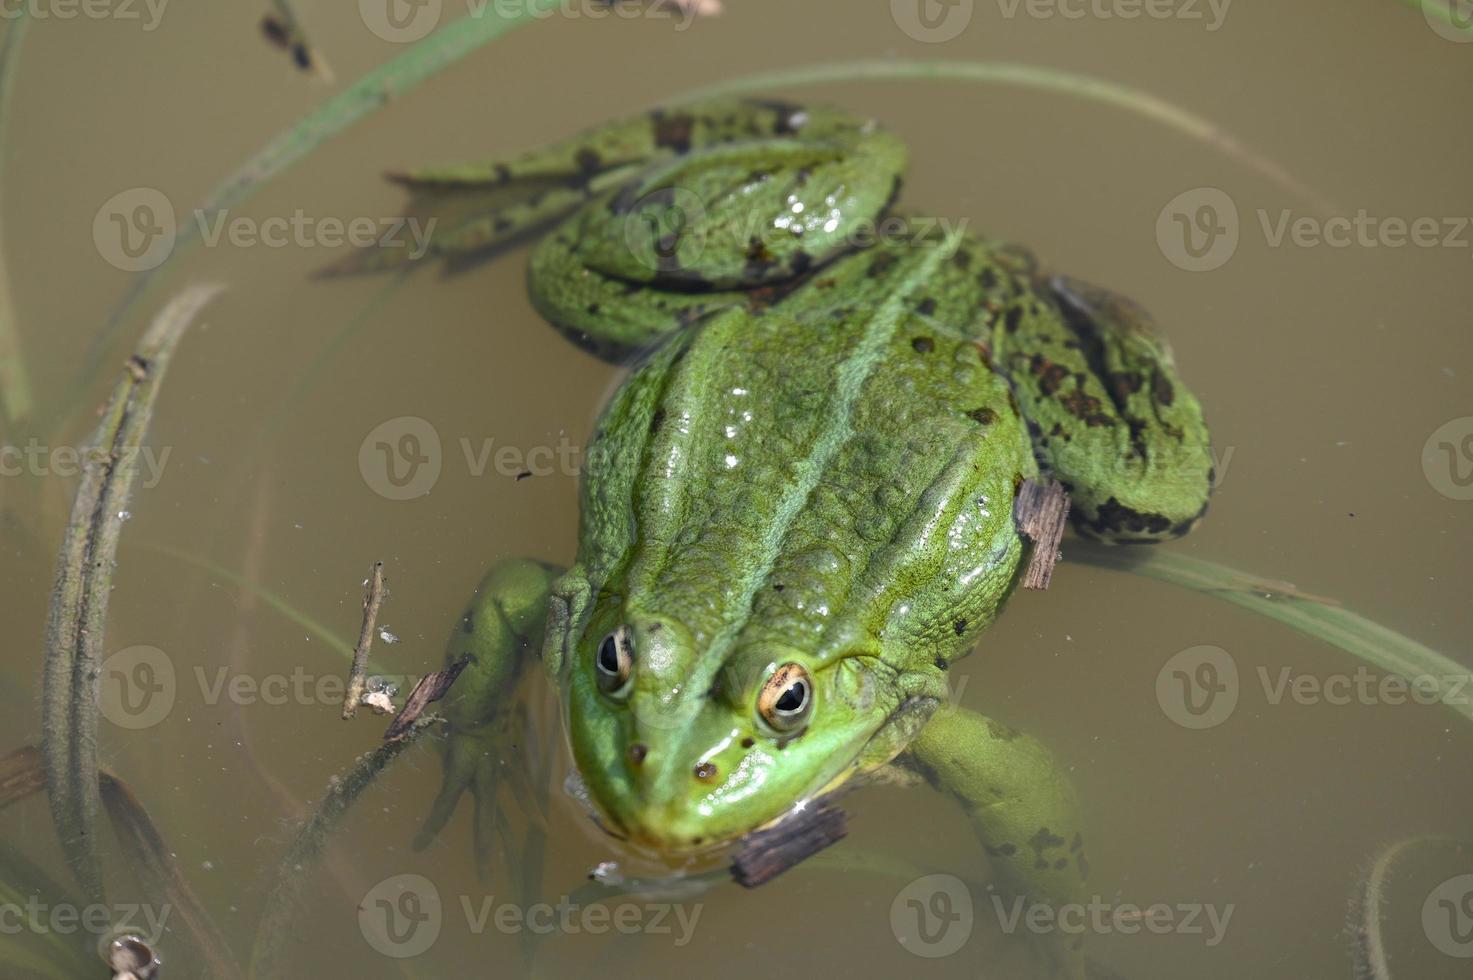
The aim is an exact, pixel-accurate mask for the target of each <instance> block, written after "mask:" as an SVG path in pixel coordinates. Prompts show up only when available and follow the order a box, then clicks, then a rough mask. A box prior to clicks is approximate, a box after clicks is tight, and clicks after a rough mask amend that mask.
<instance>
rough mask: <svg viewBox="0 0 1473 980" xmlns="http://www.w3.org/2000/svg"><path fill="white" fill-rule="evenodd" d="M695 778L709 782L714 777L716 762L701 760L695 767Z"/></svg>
mask: <svg viewBox="0 0 1473 980" xmlns="http://www.w3.org/2000/svg"><path fill="white" fill-rule="evenodd" d="M695 775H696V778H697V779H699V780H701V781H702V782H709V781H710V780H712V779H715V778H716V763H714V762H702V763H700V764H699V765H697V766H696V768H695Z"/></svg>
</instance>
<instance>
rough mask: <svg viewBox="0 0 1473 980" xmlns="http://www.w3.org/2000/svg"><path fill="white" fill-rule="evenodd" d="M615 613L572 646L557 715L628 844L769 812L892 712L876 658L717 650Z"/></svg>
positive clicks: (766, 648) (663, 847)
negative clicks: (564, 702) (563, 708)
mask: <svg viewBox="0 0 1473 980" xmlns="http://www.w3.org/2000/svg"><path fill="white" fill-rule="evenodd" d="M600 618H602V617H595V620H597V619H600ZM619 618H620V620H621V621H618V622H608V621H605V622H604V623H602V624H600V625H598V626H597V627H595V626H592V625H591V626H590V628H589V630H588V632H587V634H586V635H585V636H584V637H583V638H582V640H581V642H579V643H578V644H577V646H576V653H575V654H574V656H575V657H576V660H575V662H572V663H570V664H569V665H568V669H569V671H570V678H569V685H568V697H569V704H568V712H567V723H568V726H569V737H570V740H571V742H572V747H573V752H574V755H575V758H576V759H577V762H578V768H579V770H580V772H581V773H582V775H583V778H584V780H585V782H586V784H587V786H588V789H589V792H590V794H591V796H592V798H593V801H594V803H595V804H597V806H598V808H599V810H600V811H601V812H602V814H603V816H604V817H605V818H606V819H607V821H608V822H609V825H610V826H609V828H608V829H610V830H611V831H614V832H616V833H618V834H620V835H622V836H626V837H627V838H628V839H629V840H631V841H632V842H634V843H635V844H637V845H640V846H643V847H646V848H649V849H653V850H657V851H660V852H662V853H671V852H682V851H692V850H700V849H706V848H710V847H714V846H717V845H720V844H723V843H726V842H729V841H732V840H734V839H736V838H738V837H740V836H742V835H743V834H745V833H748V832H749V831H752V830H755V829H757V828H758V827H761V826H763V825H764V824H767V823H770V822H772V821H774V820H776V819H778V818H780V817H782V816H784V815H785V814H787V813H788V812H789V811H790V810H792V809H793V808H794V807H795V806H798V805H800V804H802V803H804V802H805V801H806V800H808V799H811V798H813V797H815V796H817V795H819V794H820V793H821V792H823V791H825V790H827V789H829V788H831V787H832V786H834V785H836V784H838V783H839V782H841V781H843V780H844V779H845V778H847V777H848V776H849V775H850V774H851V773H853V772H854V771H855V766H856V763H857V762H858V761H859V760H860V757H861V753H864V752H865V751H866V749H867V748H868V747H870V746H871V743H872V741H873V740H874V739H875V736H876V733H877V732H878V731H879V730H880V729H882V728H883V727H885V725H886V722H887V721H889V720H891V718H892V715H893V707H894V704H893V701H894V699H893V697H891V696H890V694H889V692H890V687H891V685H889V684H885V683H883V682H882V678H883V677H885V676H886V674H885V673H884V672H883V670H882V668H881V665H880V664H879V662H878V660H877V659H876V658H873V657H869V656H864V655H855V656H849V657H835V658H830V659H827V660H823V659H820V658H818V657H817V656H815V655H813V654H812V653H811V652H807V651H804V650H801V649H794V648H791V647H788V646H785V645H782V644H777V643H770V642H762V643H749V644H746V645H741V644H738V643H735V642H730V643H729V645H728V646H727V647H722V646H719V644H720V643H721V641H720V640H719V639H718V640H712V641H708V642H706V643H698V642H697V641H696V640H695V639H694V638H693V637H692V635H691V633H690V631H689V630H687V629H686V628H685V627H684V626H683V625H682V624H681V623H680V622H679V621H677V620H675V619H673V618H671V617H668V616H661V615H649V614H641V613H638V612H632V611H629V610H627V609H626V610H624V611H623V613H622V615H621V616H620V617H619Z"/></svg>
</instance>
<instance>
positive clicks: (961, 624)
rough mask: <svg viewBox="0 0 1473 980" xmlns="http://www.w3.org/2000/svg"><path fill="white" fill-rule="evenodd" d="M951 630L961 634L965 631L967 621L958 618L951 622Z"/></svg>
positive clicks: (958, 634)
mask: <svg viewBox="0 0 1473 980" xmlns="http://www.w3.org/2000/svg"><path fill="white" fill-rule="evenodd" d="M951 631H952V632H953V633H955V634H956V635H957V636H961V635H962V634H963V633H965V632H966V631H967V621H966V620H965V619H958V620H957V621H956V622H954V623H952V624H951Z"/></svg>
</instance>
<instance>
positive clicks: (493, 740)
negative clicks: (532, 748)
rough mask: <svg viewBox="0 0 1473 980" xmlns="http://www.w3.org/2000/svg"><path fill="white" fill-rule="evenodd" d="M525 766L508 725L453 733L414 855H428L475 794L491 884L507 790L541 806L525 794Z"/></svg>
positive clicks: (479, 846)
mask: <svg viewBox="0 0 1473 980" xmlns="http://www.w3.org/2000/svg"><path fill="white" fill-rule="evenodd" d="M523 764H524V759H523V757H522V755H521V754H520V753H518V752H517V751H516V748H515V736H514V735H513V733H512V732H511V730H510V726H509V725H508V724H506V723H503V720H502V719H497V720H496V721H494V722H492V723H490V724H488V725H486V726H483V728H481V729H478V730H476V731H472V732H452V733H451V735H450V736H449V738H448V739H447V742H446V744H445V748H444V779H443V781H442V782H441V784H440V791H439V793H438V794H437V795H436V797H435V800H434V802H433V803H432V804H431V805H430V812H429V814H428V815H427V816H426V817H425V821H424V825H423V826H422V827H421V828H420V831H419V833H418V834H416V835H415V838H414V849H415V850H416V851H422V850H424V849H425V848H427V847H429V846H430V845H431V844H432V843H434V840H435V838H436V837H437V836H438V835H439V833H440V831H441V830H443V829H444V827H445V824H446V823H448V822H449V820H450V818H451V816H453V815H454V813H455V810H456V808H457V807H458V806H459V804H460V801H461V799H462V798H463V797H464V796H466V795H467V794H469V796H470V798H471V802H472V823H471V827H472V834H473V837H472V848H473V851H474V854H475V862H476V874H477V876H478V877H479V878H480V879H481V880H483V881H489V880H490V877H491V869H492V867H493V865H494V854H495V848H496V844H497V835H498V833H499V832H500V831H501V830H502V829H503V828H502V819H503V818H502V813H501V803H500V799H501V798H500V789H501V787H502V786H503V784H504V783H506V782H511V783H512V784H513V788H514V790H515V795H516V796H517V798H518V799H520V800H522V801H523V802H524V803H525V802H527V801H533V802H535V801H536V800H537V797H536V795H535V794H530V793H528V792H526V791H525V790H526V788H527V787H528V785H529V780H528V779H527V775H528V774H527V772H526V770H525V769H524V768H523ZM529 816H534V814H529Z"/></svg>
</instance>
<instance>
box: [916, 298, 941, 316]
mask: <svg viewBox="0 0 1473 980" xmlns="http://www.w3.org/2000/svg"><path fill="white" fill-rule="evenodd" d="M916 312H917V313H919V314H920V315H921V316H931V315H932V314H934V313H935V312H936V301H935V300H934V299H931V298H929V297H927V298H926V299H923V300H921V301H920V302H919V303H918V304H916Z"/></svg>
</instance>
